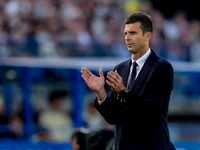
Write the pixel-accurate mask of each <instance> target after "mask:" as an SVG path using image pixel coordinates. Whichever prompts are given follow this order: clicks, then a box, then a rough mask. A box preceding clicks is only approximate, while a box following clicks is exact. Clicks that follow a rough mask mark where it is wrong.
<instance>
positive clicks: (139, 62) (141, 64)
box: [131, 48, 151, 67]
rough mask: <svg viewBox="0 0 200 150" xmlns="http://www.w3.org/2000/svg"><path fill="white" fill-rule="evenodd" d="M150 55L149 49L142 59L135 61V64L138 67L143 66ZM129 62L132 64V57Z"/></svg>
mask: <svg viewBox="0 0 200 150" xmlns="http://www.w3.org/2000/svg"><path fill="white" fill-rule="evenodd" d="M150 54H151V49H150V48H149V49H148V51H147V52H146V53H145V54H144V55H143V56H142V57H140V58H139V59H138V60H136V63H137V64H138V66H139V67H142V66H143V65H144V63H145V61H146V60H147V58H148V57H149V55H150ZM131 61H132V63H133V62H134V60H133V58H132V57H131Z"/></svg>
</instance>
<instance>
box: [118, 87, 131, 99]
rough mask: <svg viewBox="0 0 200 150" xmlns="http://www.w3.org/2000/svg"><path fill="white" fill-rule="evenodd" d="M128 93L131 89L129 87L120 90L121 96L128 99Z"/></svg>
mask: <svg viewBox="0 0 200 150" xmlns="http://www.w3.org/2000/svg"><path fill="white" fill-rule="evenodd" d="M128 93H129V90H128V89H127V88H124V89H123V90H121V91H120V92H119V96H120V97H121V98H122V99H126V98H127V96H128Z"/></svg>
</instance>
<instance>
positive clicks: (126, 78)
mask: <svg viewBox="0 0 200 150" xmlns="http://www.w3.org/2000/svg"><path fill="white" fill-rule="evenodd" d="M152 32H153V27H152V21H151V18H150V16H149V15H148V14H146V13H144V12H136V13H133V14H131V15H130V16H128V17H127V18H126V20H125V29H124V33H125V42H126V45H127V48H128V50H129V51H130V52H131V53H132V57H131V59H129V60H126V61H124V62H122V63H120V64H118V65H117V66H116V67H115V69H114V71H110V72H108V73H107V80H106V83H107V84H108V85H109V86H110V87H111V89H112V92H111V93H110V94H109V96H107V94H106V91H105V88H104V86H105V78H104V76H103V71H102V69H99V75H100V77H97V76H95V75H94V74H92V73H91V72H90V71H89V70H88V69H87V68H82V69H81V73H82V78H83V79H84V81H85V82H86V84H87V85H88V87H89V88H90V89H91V90H94V91H95V92H96V95H97V99H96V100H95V107H96V108H97V109H98V111H99V112H100V113H101V115H102V116H103V117H104V118H105V120H106V121H107V122H108V123H110V124H115V125H116V130H115V150H171V149H175V148H174V146H173V144H172V143H171V142H170V138H169V131H168V127H167V122H168V105H169V99H170V94H171V91H172V89H173V68H172V66H171V64H170V63H169V62H168V61H166V60H164V59H163V58H160V57H158V56H157V55H156V54H155V53H154V51H153V50H151V49H150V48H149V40H150V38H151V36H152ZM134 62H136V64H135V63H134ZM133 64H135V65H133ZM134 66H136V67H134ZM132 68H136V70H134V69H133V70H132ZM134 72H136V73H135V75H133V74H132V73H134Z"/></svg>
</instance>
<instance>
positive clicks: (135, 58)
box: [132, 47, 149, 61]
mask: <svg viewBox="0 0 200 150" xmlns="http://www.w3.org/2000/svg"><path fill="white" fill-rule="evenodd" d="M148 50H149V47H148V48H145V49H144V50H142V51H140V52H138V53H133V54H132V58H133V60H134V61H136V60H138V59H139V58H140V57H142V56H143V55H144V54H145V53H146V52H147V51H148Z"/></svg>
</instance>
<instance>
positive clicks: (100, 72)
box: [99, 68, 104, 77]
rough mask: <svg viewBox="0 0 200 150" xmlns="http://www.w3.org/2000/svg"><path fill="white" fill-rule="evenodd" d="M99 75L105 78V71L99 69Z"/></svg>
mask: <svg viewBox="0 0 200 150" xmlns="http://www.w3.org/2000/svg"><path fill="white" fill-rule="evenodd" d="M99 75H100V77H103V76H104V75H103V70H102V69H101V68H100V69H99Z"/></svg>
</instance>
